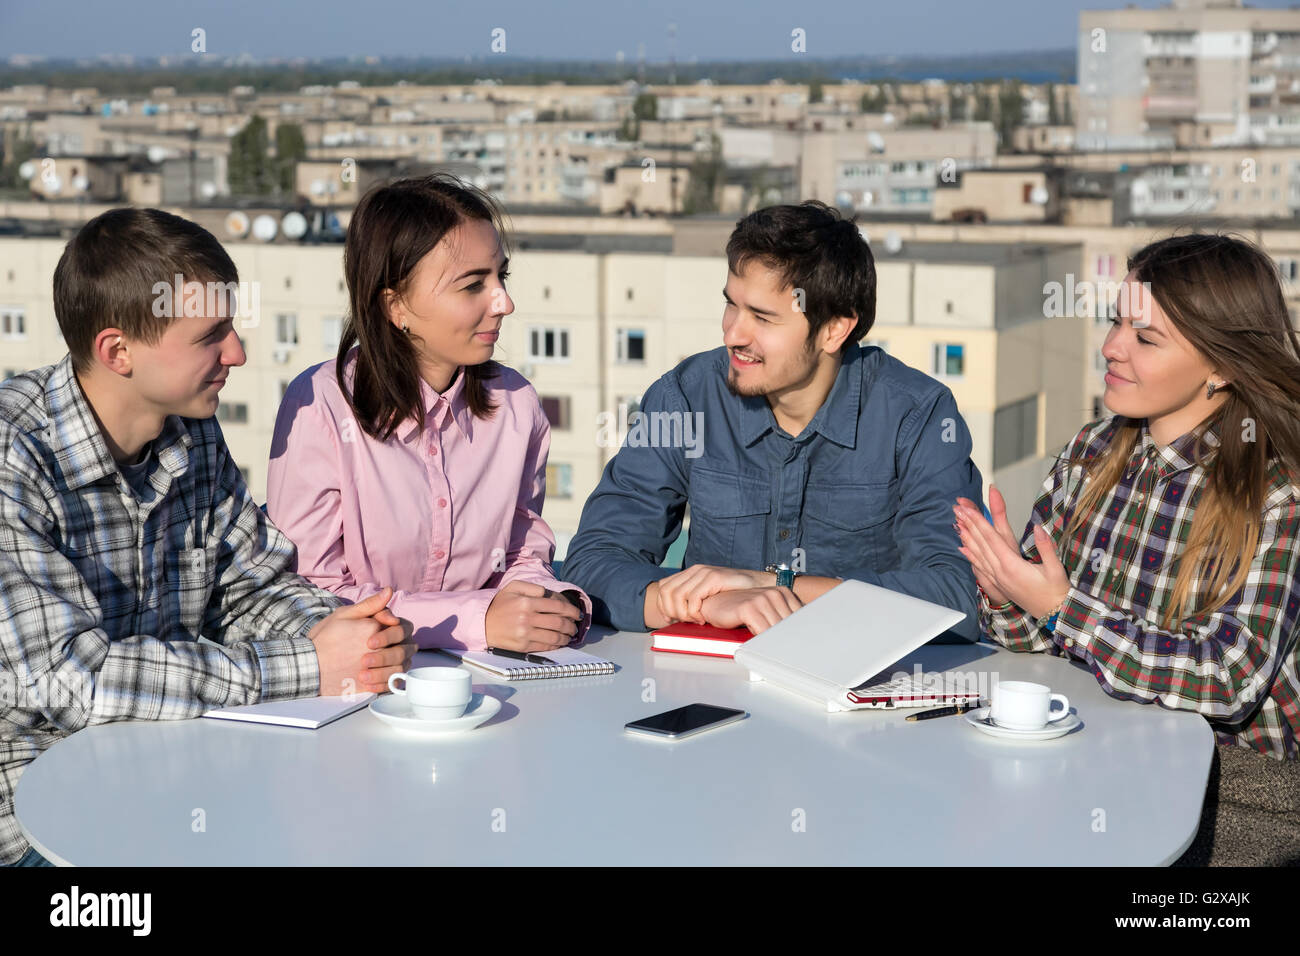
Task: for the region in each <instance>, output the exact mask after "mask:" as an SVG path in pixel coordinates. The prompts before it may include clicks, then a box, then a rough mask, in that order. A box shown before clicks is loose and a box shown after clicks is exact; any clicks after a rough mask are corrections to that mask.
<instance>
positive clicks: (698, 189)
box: [682, 133, 727, 216]
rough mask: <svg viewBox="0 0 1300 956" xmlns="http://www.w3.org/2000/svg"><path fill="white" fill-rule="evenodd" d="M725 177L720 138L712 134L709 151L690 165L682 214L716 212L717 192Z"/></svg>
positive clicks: (725, 166) (725, 168)
mask: <svg viewBox="0 0 1300 956" xmlns="http://www.w3.org/2000/svg"><path fill="white" fill-rule="evenodd" d="M726 176H727V164H726V162H725V161H724V160H723V158H722V138H721V137H720V136H718V134H717V133H714V134H712V136H711V142H710V144H709V151H708V152H707V153H705V154H704V155H702V156H700V157H699V158H698V159H696V160H695V162H693V163H691V167H690V182H688V183H687V184H686V196H685V198H684V199H683V201H682V212H684V213H685V214H686V215H688V216H690V215H694V214H696V213H701V212H717V211H718V192H719V190H721V188H722V185H723V182H724V181H725V180H726Z"/></svg>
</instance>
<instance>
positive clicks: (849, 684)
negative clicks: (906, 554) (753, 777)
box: [736, 579, 966, 711]
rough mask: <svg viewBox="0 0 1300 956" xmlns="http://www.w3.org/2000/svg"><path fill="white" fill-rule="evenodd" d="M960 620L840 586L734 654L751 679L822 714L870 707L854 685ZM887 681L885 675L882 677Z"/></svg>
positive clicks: (870, 589) (902, 598)
mask: <svg viewBox="0 0 1300 956" xmlns="http://www.w3.org/2000/svg"><path fill="white" fill-rule="evenodd" d="M965 617H966V615H965V614H963V613H962V612H961V611H954V610H953V609H951V608H946V607H943V606H941V605H938V604H933V603H931V602H930V601H924V600H922V599H921V598H918V597H912V596H911V595H910V594H900V593H899V592H897V591H891V590H889V589H888V588H882V587H877V586H876V585H874V584H866V583H865V582H862V581H854V580H852V579H849V580H846V581H842V582H840V583H839V584H837V585H835V587H833V588H831V589H830V590H829V591H827V592H826V593H825V594H823V595H822V596H821V597H819V598H817V600H815V601H810V602H809V603H807V604H805V605H804V606H803V607H801V608H799V610H797V611H795V612H794V613H793V614H791V615H790V616H789V617H787V618H785V619H784V620H781V621H778V622H777V623H776V624H774V625H772V626H771V627H769V628H768V629H767V630H766V631H764V632H763V633H761V634H759V635H757V636H755V637H753V638H750V640H748V641H746V642H745V643H744V644H742V645H740V647H738V648H737V649H736V663H738V664H740V665H742V666H743V667H747V668H749V676H750V679H751V680H768V681H771V682H772V683H773V684H776V685H778V686H780V687H784V688H786V689H787V690H792V691H795V692H796V693H799V694H803V695H804V696H806V697H811V698H813V699H815V700H819V701H822V702H823V703H824V704H825V706H826V709H827V710H830V711H837V710H859V709H862V708H864V707H872V706H875V705H874V704H873V703H870V702H868V701H861V700H858V699H856V698H857V697H858V696H859V695H857V694H855V693H854V688H857V687H861V685H862V684H863V683H864V682H865V681H867V680H868V679H869V678H872V677H875V676H877V675H879V674H881V672H882V671H886V670H887V669H888V668H889V667H890V666H891V665H893V664H895V663H897V662H898V661H899V660H900V659H902V658H903V657H905V656H906V655H907V654H910V653H911V652H912V651H914V650H916V649H917V648H918V647H920V646H921V645H922V644H924V643H925V642H926V641H928V640H930V639H931V638H932V637H937V636H939V635H940V634H942V633H943V632H944V631H946V630H948V628H950V627H952V626H953V625H955V624H959V623H961V621H962V620H963V619H964V618H965ZM886 676H887V675H886Z"/></svg>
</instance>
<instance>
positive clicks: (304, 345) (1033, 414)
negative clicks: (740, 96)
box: [0, 217, 1087, 553]
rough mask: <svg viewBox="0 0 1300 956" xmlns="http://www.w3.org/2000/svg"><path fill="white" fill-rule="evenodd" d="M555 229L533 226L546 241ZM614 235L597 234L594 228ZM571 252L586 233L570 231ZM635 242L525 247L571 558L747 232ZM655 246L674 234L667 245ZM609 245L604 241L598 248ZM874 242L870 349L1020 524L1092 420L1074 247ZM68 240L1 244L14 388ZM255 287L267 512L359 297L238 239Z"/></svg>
mask: <svg viewBox="0 0 1300 956" xmlns="http://www.w3.org/2000/svg"><path fill="white" fill-rule="evenodd" d="M539 218H540V217H528V222H527V223H526V224H525V225H527V226H529V227H532V228H536V224H537V220H538V219H539ZM592 221H593V222H597V221H598V220H592ZM554 225H555V231H554V232H553V233H552V235H553V236H555V237H564V236H570V237H571V236H574V235H581V224H579V223H575V222H574V221H573V220H572V219H571V218H570V219H564V220H562V221H558V222H556V223H555V224H554ZM659 225H660V228H659V231H658V232H657V233H650V234H648V235H641V236H638V235H637V234H636V232H635V230H628V231H625V232H624V233H622V234H619V233H615V232H612V231H610V229H609V223H608V221H605V222H604V223H602V229H603V230H604V233H605V235H604V238H603V240H600V241H599V242H594V243H592V242H591V241H590V240H589V244H588V247H587V248H586V249H577V250H573V251H564V250H558V249H547V248H545V246H546V245H547V243H546V238H547V236H546V234H545V233H544V232H541V231H537V232H533V233H526V232H521V233H520V239H521V242H520V243H519V245H520V246H521V248H520V249H519V250H518V251H517V252H516V255H515V256H514V257H513V258H512V261H511V271H512V277H511V281H510V289H511V296H512V298H513V299H514V301H515V304H516V311H515V313H514V314H513V315H511V316H510V317H508V318H507V319H506V321H505V324H504V326H503V333H502V337H501V339H500V342H499V344H498V349H497V358H498V359H499V360H500V361H502V362H505V363H506V364H509V365H512V366H514V367H515V368H518V369H519V370H520V371H521V372H522V373H523V374H524V375H526V376H527V377H528V378H529V380H530V381H531V382H532V383H533V385H534V387H535V388H536V389H537V392H538V394H539V395H540V397H541V399H542V404H543V407H544V408H545V409H546V412H547V415H548V417H549V418H550V420H551V423H552V442H551V453H550V462H549V466H548V480H547V486H548V495H547V504H546V518H547V520H548V521H549V522H550V523H551V525H552V527H553V528H554V529H555V532H556V535H557V539H558V541H559V543H560V547H561V553H563V548H564V547H565V546H567V541H568V540H569V538H570V537H571V536H572V534H573V533H574V532H575V531H576V530H577V526H578V521H579V518H580V516H581V509H582V505H583V503H584V502H585V500H586V498H587V496H588V494H589V493H590V492H591V491H592V490H593V489H594V488H595V486H596V483H597V481H598V480H599V477H600V474H601V471H602V469H603V468H604V465H605V464H606V462H607V461H608V460H609V458H610V457H611V456H612V455H613V454H614V453H615V452H616V451H617V447H618V444H619V442H620V440H621V438H622V437H623V435H624V434H625V433H626V429H627V427H628V419H629V417H630V416H631V414H632V413H634V412H635V411H636V410H637V408H638V403H639V401H640V398H641V396H642V394H643V393H644V391H645V389H646V388H647V387H648V386H649V385H650V384H651V383H652V382H653V381H654V380H655V379H656V378H658V377H659V376H660V375H661V374H663V372H665V371H666V370H667V369H669V368H671V367H672V366H673V365H675V364H676V363H677V362H679V361H681V360H682V359H683V358H685V357H686V356H688V355H691V354H694V353H696V352H699V351H704V350H707V349H711V348H715V347H717V346H718V345H720V344H721V334H722V333H721V316H722V299H721V295H720V289H721V287H722V284H723V282H724V281H725V278H726V259H725V256H724V255H722V251H721V250H722V245H723V244H724V243H725V238H726V235H727V233H728V232H729V231H730V224H729V222H728V221H727V220H726V219H718V220H715V221H712V222H705V223H703V226H705V227H706V228H704V229H702V230H699V231H697V233H696V235H695V236H694V237H693V239H692V241H689V242H686V243H683V250H689V249H691V248H697V247H699V246H700V245H701V243H703V242H704V241H705V238H704V237H705V236H706V235H708V236H710V237H711V238H709V239H708V240H707V243H708V247H707V250H706V254H694V253H692V252H690V251H683V250H677V251H674V250H673V245H674V243H673V237H672V234H671V232H668V231H665V230H664V229H663V225H664V224H662V223H661V224H659ZM656 236H658V238H656ZM597 238H599V237H597ZM870 238H871V239H872V241H873V242H874V243H876V244H877V246H874V247H873V248H877V254H876V258H877V269H878V275H879V288H880V305H879V310H878V321H877V325H876V327H875V329H874V330H873V332H872V334H871V336H870V340H871V341H872V342H874V343H876V344H879V345H881V346H882V347H883V348H885V349H886V350H887V351H889V352H890V353H891V354H894V355H896V356H897V357H898V358H900V359H901V360H902V361H904V362H906V363H908V364H909V365H912V366H914V367H916V368H919V369H921V370H923V371H925V372H927V373H929V374H931V375H934V376H935V377H936V378H938V379H940V380H942V381H944V382H945V383H946V384H948V385H949V387H951V388H952V390H953V393H954V395H955V396H956V398H957V401H958V404H959V406H960V408H961V410H962V413H963V415H964V416H965V418H966V420H967V422H968V424H969V426H970V428H971V431H972V434H973V436H974V441H975V454H974V458H975V461H976V464H977V465H978V466H979V468H980V470H981V472H982V473H983V474H984V475H985V477H986V479H990V480H994V481H996V482H997V483H998V485H999V487H1000V488H1001V489H1002V490H1003V491H1004V492H1005V493H1006V495H1007V498H1008V501H1009V502H1011V503H1012V506H1013V507H1015V508H1020V507H1022V506H1023V507H1024V508H1027V507H1028V506H1029V504H1030V503H1032V494H1033V492H1034V490H1035V489H1036V487H1037V483H1038V482H1039V481H1041V478H1042V474H1043V473H1044V472H1045V469H1046V464H1045V461H1044V455H1047V454H1051V453H1053V452H1054V451H1055V450H1056V448H1057V447H1059V446H1060V445H1061V444H1063V443H1064V441H1065V440H1066V439H1068V438H1069V437H1070V435H1072V434H1073V432H1074V430H1075V429H1076V428H1077V427H1078V426H1079V424H1081V423H1082V421H1084V420H1086V418H1087V415H1086V414H1083V410H1081V409H1080V408H1079V396H1080V395H1081V394H1082V393H1083V391H1084V387H1083V384H1082V381H1081V379H1082V377H1083V375H1084V374H1085V372H1084V370H1085V368H1086V366H1087V358H1086V356H1085V354H1084V352H1085V349H1086V342H1087V338H1086V335H1087V323H1086V322H1079V321H1077V320H1075V319H1072V318H1069V317H1050V318H1049V317H1045V316H1044V314H1043V312H1044V310H1043V306H1042V292H1041V288H1042V284H1043V282H1044V281H1045V277H1050V276H1060V277H1061V278H1062V279H1064V277H1065V276H1066V274H1068V273H1069V272H1070V270H1071V269H1072V268H1074V264H1075V263H1076V262H1077V261H1078V260H1079V258H1080V255H1081V251H1080V248H1079V247H1078V245H1077V244H1075V245H1071V244H1069V243H1061V244H1057V245H1049V244H1043V243H1034V244H1031V245H1020V244H1009V243H998V242H986V243H965V242H952V241H949V242H913V241H910V240H909V241H907V242H905V243H903V244H902V246H901V247H898V246H897V245H896V244H895V243H894V242H893V241H892V240H891V238H890V237H888V236H885V235H883V234H881V235H873V236H871V237H870ZM63 244H64V243H63V240H61V239H51V238H23V237H0V374H3V375H5V376H8V375H10V374H13V373H14V372H16V371H21V370H23V369H26V368H32V367H37V366H39V365H44V364H48V363H50V362H53V361H56V360H57V359H58V358H59V357H60V356H61V355H62V354H63V352H64V345H63V343H62V340H61V338H60V336H59V333H58V329H57V325H56V323H55V320H54V314H53V306H52V303H51V301H50V284H51V281H52V276H53V271H54V266H55V264H56V263H57V261H58V257H59V255H60V254H61V253H62V249H63ZM226 247H227V249H228V250H229V251H230V253H231V256H232V258H234V260H235V262H236V264H237V266H238V267H239V272H240V277H241V279H242V280H244V281H246V282H255V283H257V297H256V302H257V312H256V314H255V315H248V316H245V317H241V319H240V320H239V321H238V323H237V324H238V326H239V335H240V337H241V339H243V341H244V344H245V348H246V350H247V353H248V362H247V364H246V365H245V367H244V368H242V369H240V370H238V371H237V372H235V373H234V374H232V375H231V377H230V380H229V382H228V384H227V385H226V388H225V389H224V390H223V392H222V403H221V408H220V411H219V412H218V416H219V418H220V420H221V422H222V427H223V430H224V431H225V434H226V438H227V441H228V442H229V444H230V447H231V450H232V453H233V455H234V457H235V460H236V462H237V463H238V464H239V466H240V468H241V469H242V470H243V472H244V474H245V477H246V479H247V481H248V484H249V486H250V488H251V490H252V492H253V494H254V496H255V497H258V498H261V497H263V496H264V494H265V488H266V466H267V458H268V455H269V452H270V447H271V433H272V428H273V425H274V420H275V414H276V410H277V408H278V406H279V401H280V398H281V396H282V395H283V393H284V390H285V389H286V388H287V387H288V384H289V383H290V382H291V381H292V380H293V378H294V377H295V376H297V375H298V374H300V373H301V372H302V371H303V370H305V369H306V368H308V367H310V366H312V365H315V364H317V363H319V362H322V361H326V360H329V359H331V358H333V356H334V355H335V354H336V350H337V347H338V342H339V337H340V335H341V333H342V328H343V320H344V315H345V313H346V310H347V299H346V292H345V287H344V283H343V279H342V247H341V246H339V245H315V246H313V245H293V244H283V243H279V244H261V243H255V242H239V241H231V242H227V243H226Z"/></svg>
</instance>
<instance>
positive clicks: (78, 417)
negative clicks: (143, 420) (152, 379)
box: [45, 355, 193, 491]
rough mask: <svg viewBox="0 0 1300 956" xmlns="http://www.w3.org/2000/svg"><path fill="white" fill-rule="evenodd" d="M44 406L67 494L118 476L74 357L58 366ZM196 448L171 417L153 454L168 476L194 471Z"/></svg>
mask: <svg viewBox="0 0 1300 956" xmlns="http://www.w3.org/2000/svg"><path fill="white" fill-rule="evenodd" d="M45 402H46V409H47V412H48V415H49V425H48V426H47V429H46V441H47V442H48V443H49V447H50V450H51V451H52V452H53V453H54V460H55V461H56V462H57V464H58V469H59V474H58V476H57V477H58V481H59V483H60V484H61V485H62V486H63V487H64V488H65V489H67V490H68V491H76V490H77V489H79V488H84V487H86V486H87V485H91V484H94V483H95V482H96V481H99V480H100V479H102V478H104V477H106V476H108V475H114V474H117V472H118V468H117V462H116V461H115V460H114V458H113V455H112V452H110V451H109V450H108V442H106V441H105V440H104V435H103V433H102V432H101V431H100V430H99V423H98V422H97V421H96V420H95V413H94V412H93V411H92V410H91V408H90V402H89V401H87V400H86V394H85V392H83V391H82V390H81V385H80V383H79V382H78V381H77V376H76V373H75V372H74V371H73V369H72V356H71V355H65V356H64V357H63V359H62V360H61V361H60V362H59V363H58V364H57V365H55V366H54V371H53V373H52V374H51V375H50V377H49V380H48V381H47V382H46V384H45ZM192 444H193V439H192V438H190V434H189V431H188V430H187V429H186V428H185V426H184V425H183V424H182V423H181V420H180V419H179V418H178V417H177V416H175V415H169V416H167V418H166V419H165V420H164V422H163V429H162V431H161V432H160V433H159V435H158V437H157V438H155V439H154V440H153V453H154V454H156V455H157V456H158V460H159V462H160V463H161V464H162V466H163V467H164V468H166V469H167V470H168V471H169V472H171V473H172V474H173V475H182V474H184V473H185V471H186V470H187V469H188V468H189V455H188V454H187V451H188V449H189V448H190V447H191V445H192Z"/></svg>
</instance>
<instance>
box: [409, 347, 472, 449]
mask: <svg viewBox="0 0 1300 956" xmlns="http://www.w3.org/2000/svg"><path fill="white" fill-rule="evenodd" d="M420 399H421V401H422V402H423V403H424V421H425V423H426V424H432V425H433V426H434V427H435V428H441V427H442V423H443V421H444V420H445V419H446V417H447V416H449V415H450V416H451V420H452V421H453V422H455V423H456V427H457V428H459V429H460V432H461V434H462V435H464V436H465V438H466V439H467V440H468V439H471V438H472V437H473V427H474V426H473V418H474V415H473V413H472V412H471V411H470V409H469V402H468V401H467V400H466V398H465V367H464V366H463V365H462V366H461V367H459V368H458V369H457V370H456V378H455V380H454V381H453V382H452V383H451V384H450V385H448V386H447V390H446V391H445V392H441V393H440V392H435V391H434V390H433V388H432V387H431V386H430V385H429V383H428V382H426V381H425V380H424V378H423V377H421V378H420ZM418 425H419V423H418V422H416V421H415V420H414V419H411V420H410V421H408V422H406V424H404V425H403V426H402V431H401V438H402V441H410V440H411V438H412V436H414V435H415V434H417V432H418V430H419V429H418Z"/></svg>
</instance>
